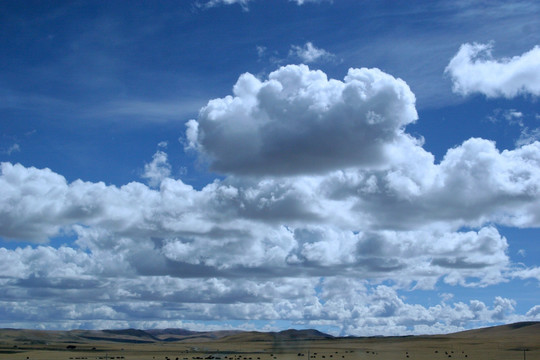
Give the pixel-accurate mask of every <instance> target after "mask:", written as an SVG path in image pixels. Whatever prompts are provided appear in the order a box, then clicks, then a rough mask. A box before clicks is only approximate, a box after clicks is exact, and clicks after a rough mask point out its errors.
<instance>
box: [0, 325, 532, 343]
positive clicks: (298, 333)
mask: <svg viewBox="0 0 540 360" xmlns="http://www.w3.org/2000/svg"><path fill="white" fill-rule="evenodd" d="M526 332H529V333H530V332H538V333H540V322H538V321H529V322H520V323H514V324H508V325H499V326H493V327H486V328H479V329H473V330H467V331H462V332H457V333H452V334H446V335H437V336H445V337H449V338H452V337H456V338H457V337H465V336H466V337H478V338H482V337H490V336H492V335H493V334H498V335H500V334H508V335H509V336H519V335H520V333H526ZM348 338H352V337H348ZM324 339H339V338H336V337H334V336H332V335H329V334H325V333H323V332H321V331H318V330H315V329H305V330H295V329H289V330H283V331H279V332H258V331H241V330H221V331H192V330H187V329H150V330H140V329H119V330H114V329H109V330H69V331H57V330H25V329H0V340H2V341H5V340H11V341H16V342H30V343H46V342H50V341H56V342H63V343H85V342H89V341H90V342H91V341H108V342H123V343H141V344H144V343H159V342H172V341H174V342H194V341H228V342H235V341H237V342H241V341H280V342H282V341H306V340H324Z"/></svg>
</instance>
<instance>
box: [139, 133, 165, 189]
mask: <svg viewBox="0 0 540 360" xmlns="http://www.w3.org/2000/svg"><path fill="white" fill-rule="evenodd" d="M166 146H167V143H166V142H165V143H160V146H159V147H166ZM167 158H168V157H167V153H165V152H163V151H160V150H158V151H157V152H156V153H155V154H154V156H153V157H152V162H151V163H148V164H145V165H144V173H143V174H142V178H143V179H147V180H148V184H149V185H150V186H152V187H156V186H159V184H161V182H162V181H163V180H164V179H165V178H167V177H169V176H170V175H171V164H169V161H168V159H167Z"/></svg>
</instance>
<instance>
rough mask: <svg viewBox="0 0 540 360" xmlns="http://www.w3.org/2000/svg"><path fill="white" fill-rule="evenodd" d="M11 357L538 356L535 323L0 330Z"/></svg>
mask: <svg viewBox="0 0 540 360" xmlns="http://www.w3.org/2000/svg"><path fill="white" fill-rule="evenodd" d="M0 359H13V360H19V359H22V360H25V359H28V360H53V359H54V360H143V359H144V360H167V359H170V360H177V359H178V360H364V359H365V360H379V359H380V360H386V359H388V360H399V359H401V360H413V359H417V360H454V359H459V360H461V359H467V360H473V359H481V360H484V359H485V360H488V359H489V360H496V359H500V360H522V359H526V360H540V323H538V322H534V323H519V324H512V325H504V326H497V327H491V328H484V329H478V330H471V331H465V332H461V333H455V334H449V335H438V336H406V337H368V338H332V337H328V336H325V335H324V334H321V333H318V332H316V331H285V332H281V333H258V332H238V333H236V332H214V333H191V332H187V333H186V334H183V333H178V331H177V332H176V333H175V332H174V331H169V332H168V331H161V332H153V333H152V332H145V331H140V330H124V331H82V330H77V331H68V332H60V331H32V330H13V329H3V330H0Z"/></svg>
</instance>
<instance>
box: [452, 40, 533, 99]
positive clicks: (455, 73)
mask: <svg viewBox="0 0 540 360" xmlns="http://www.w3.org/2000/svg"><path fill="white" fill-rule="evenodd" d="M492 48H493V45H492V44H478V43H473V44H468V43H467V44H463V45H461V47H460V49H459V51H458V53H457V54H456V55H455V56H454V57H453V58H452V60H450V63H449V64H448V66H447V67H446V69H445V72H446V73H448V74H450V76H451V78H452V82H453V91H454V92H456V93H459V94H461V95H469V94H471V93H477V92H478V93H481V94H484V95H485V96H487V97H505V98H514V97H516V96H519V95H525V94H530V95H534V96H538V95H540V47H538V46H535V47H534V48H533V49H531V50H529V51H528V52H526V53H524V54H522V55H521V56H514V57H512V58H504V59H501V60H494V59H493V58H492V56H491V50H492Z"/></svg>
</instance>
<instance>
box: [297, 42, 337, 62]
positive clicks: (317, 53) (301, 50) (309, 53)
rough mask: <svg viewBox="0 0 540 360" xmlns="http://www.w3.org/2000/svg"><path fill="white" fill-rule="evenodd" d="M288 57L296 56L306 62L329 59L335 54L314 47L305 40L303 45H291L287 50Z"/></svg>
mask: <svg viewBox="0 0 540 360" xmlns="http://www.w3.org/2000/svg"><path fill="white" fill-rule="evenodd" d="M289 57H297V58H299V59H300V60H301V61H302V62H304V63H306V64H309V63H313V62H321V61H331V60H334V59H335V58H336V57H335V55H333V54H331V53H329V52H328V51H326V50H324V49H320V48H317V47H315V46H314V45H313V43H311V42H307V43H305V44H304V45H303V46H298V45H292V46H291V50H290V51H289Z"/></svg>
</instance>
